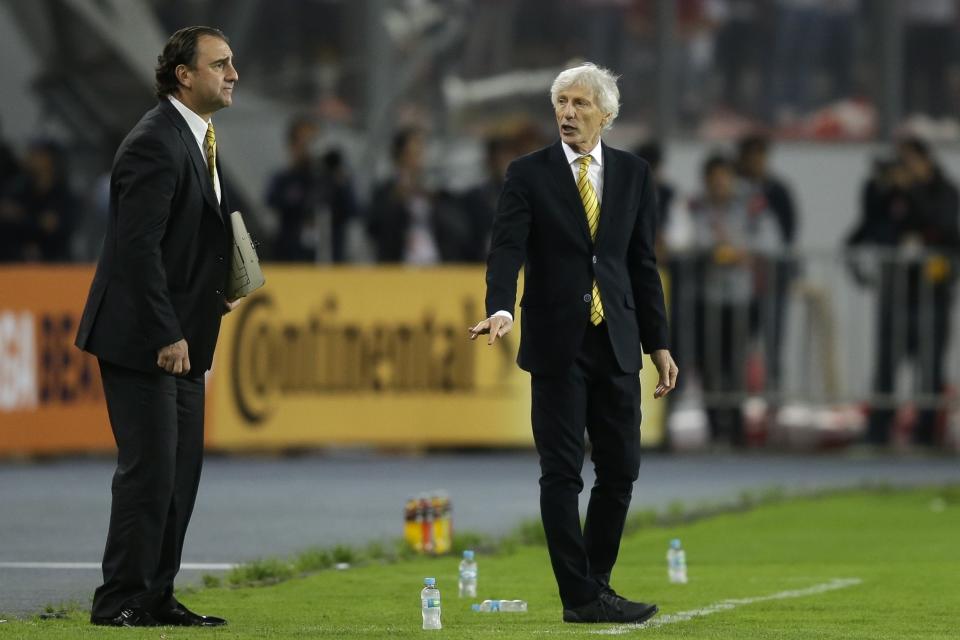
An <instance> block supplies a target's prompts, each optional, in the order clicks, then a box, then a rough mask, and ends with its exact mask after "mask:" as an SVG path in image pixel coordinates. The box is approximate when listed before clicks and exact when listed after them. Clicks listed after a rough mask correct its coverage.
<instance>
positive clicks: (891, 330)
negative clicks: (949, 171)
mask: <svg viewBox="0 0 960 640" xmlns="http://www.w3.org/2000/svg"><path fill="white" fill-rule="evenodd" d="M862 206H863V211H862V217H861V220H860V222H859V224H858V226H857V227H856V228H855V229H854V231H853V232H852V233H851V235H850V236H849V238H848V240H847V244H848V245H850V246H861V245H862V246H874V247H879V248H881V249H886V250H887V251H888V252H889V253H884V254H882V255H881V263H880V269H879V278H877V280H876V285H877V287H876V288H877V295H878V300H877V307H876V308H877V336H876V337H877V343H876V353H877V355H876V365H875V377H874V383H873V386H874V394H875V403H874V405H873V407H872V408H871V412H870V420H869V426H868V431H867V439H868V441H869V442H871V443H873V444H887V443H888V442H890V437H891V427H892V423H893V420H894V416H895V412H894V410H893V409H892V404H891V402H892V397H891V396H892V393H893V390H894V381H895V376H896V371H897V368H898V366H899V364H900V362H901V360H902V359H904V358H913V360H914V364H915V367H914V369H915V372H916V376H915V377H916V386H917V389H918V391H919V392H920V393H921V394H925V395H926V396H927V399H926V401H925V402H924V406H922V407H921V410H920V411H919V412H918V415H917V423H916V426H915V428H914V431H913V439H914V442H915V443H917V444H922V445H931V444H934V442H935V438H936V433H935V426H936V417H937V410H936V408H934V407H932V406H931V402H930V401H929V399H930V398H931V397H937V396H940V394H942V393H943V390H944V362H943V358H944V354H945V353H946V345H947V342H948V340H949V336H950V325H949V321H950V309H951V304H952V299H953V295H952V292H953V285H954V283H955V282H956V278H957V270H958V267H960V262H958V256H960V211H958V206H960V200H958V192H957V188H956V186H955V185H954V184H953V183H952V182H951V181H950V180H949V179H948V178H947V177H946V176H945V175H944V173H943V170H942V169H941V168H940V167H939V166H938V165H937V163H936V161H935V160H934V158H933V156H932V154H931V152H930V149H929V148H928V146H927V145H926V143H925V142H923V141H922V140H919V139H916V138H908V139H904V140H902V141H901V142H900V143H899V145H898V148H897V157H896V159H895V160H893V161H892V162H881V163H878V164H877V165H876V166H875V169H874V175H873V176H871V178H870V180H869V182H868V183H867V184H866V185H865V187H864V190H863V199H862ZM861 279H863V278H861Z"/></svg>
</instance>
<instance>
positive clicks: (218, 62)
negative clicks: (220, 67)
mask: <svg viewBox="0 0 960 640" xmlns="http://www.w3.org/2000/svg"><path fill="white" fill-rule="evenodd" d="M232 57H233V56H227V57H226V58H220V59H219V60H214V61H213V62H211V63H210V64H211V65H214V64H220V63H223V64H226V63H227V61H229V60H230V58H232Z"/></svg>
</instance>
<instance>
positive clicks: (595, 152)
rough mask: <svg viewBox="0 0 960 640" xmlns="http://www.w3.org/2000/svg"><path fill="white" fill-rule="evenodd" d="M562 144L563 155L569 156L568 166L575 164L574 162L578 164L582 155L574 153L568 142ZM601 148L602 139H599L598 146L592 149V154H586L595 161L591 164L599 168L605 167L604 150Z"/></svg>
mask: <svg viewBox="0 0 960 640" xmlns="http://www.w3.org/2000/svg"><path fill="white" fill-rule="evenodd" d="M560 144H562V145H563V154H564V155H565V156H567V164H573V163H574V162H578V161H579V160H580V158H581V154H579V153H577V152H576V151H574V150H573V149H572V148H571V147H570V145H568V144H567V143H566V142H561V143H560ZM601 146H602V145H601V143H600V139H599V138H597V146H595V147H594V148H593V149H591V151H590V153H587V154H584V155H588V156H592V157H593V160H592V161H591V163H592V164H595V165H597V166H598V167H602V166H603V149H602V148H601Z"/></svg>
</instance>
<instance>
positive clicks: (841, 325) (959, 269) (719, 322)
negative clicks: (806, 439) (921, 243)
mask: <svg viewBox="0 0 960 640" xmlns="http://www.w3.org/2000/svg"><path fill="white" fill-rule="evenodd" d="M665 263H666V271H667V273H668V274H669V277H670V291H671V320H672V331H673V351H674V355H675V358H676V359H677V361H678V364H679V366H680V368H681V383H680V388H679V389H678V392H679V393H678V396H679V398H678V402H681V403H682V399H683V398H684V396H687V397H689V395H690V394H691V393H695V394H696V395H697V396H698V397H699V398H700V399H701V400H700V401H701V402H702V405H703V407H704V408H705V409H706V410H707V411H708V413H709V412H713V413H714V414H715V415H712V416H711V421H716V420H719V419H720V418H718V417H717V415H719V414H722V413H723V412H724V411H740V410H742V409H743V407H744V406H745V403H748V402H750V401H755V400H757V399H760V400H762V401H763V402H764V403H765V405H767V406H772V407H783V406H788V405H795V404H805V405H808V406H810V405H812V406H838V405H858V406H861V407H863V408H865V409H869V419H868V424H867V427H866V429H867V431H868V437H869V436H870V434H871V433H872V431H876V430H877V429H880V430H881V431H882V429H883V428H884V427H880V426H877V425H879V424H881V423H882V422H883V421H887V422H889V421H890V420H892V419H893V418H892V415H893V413H894V411H895V410H897V409H901V408H902V407H904V406H905V405H909V406H911V407H912V408H913V409H914V410H915V411H916V412H917V413H918V415H919V419H918V420H919V421H920V422H924V421H926V422H929V421H931V420H939V421H940V422H941V423H942V421H943V418H942V416H943V415H944V414H948V413H950V412H951V411H958V409H957V407H958V406H960V404H958V402H957V398H956V396H957V394H956V393H952V392H951V388H952V386H951V385H956V384H958V382H960V341H958V340H951V337H952V329H954V328H956V327H960V305H957V304H955V300H954V289H955V284H956V281H957V280H960V260H958V256H956V255H954V256H948V255H946V254H943V253H936V252H930V251H924V250H922V249H918V248H912V249H907V250H889V249H881V248H857V249H850V250H845V251H802V252H791V253H783V254H769V253H768V254H752V255H750V256H748V257H746V258H741V257H738V258H737V259H735V260H730V259H729V256H727V257H725V256H724V255H722V254H721V253H718V252H708V253H704V252H682V253H675V254H672V255H671V256H670V257H669V258H668V259H667V260H666V261H665ZM712 426H713V427H714V429H715V430H716V425H712ZM919 428H925V429H929V428H930V427H929V426H921V427H919ZM938 428H940V429H941V430H942V427H938ZM720 430H721V431H722V430H723V428H722V427H721V428H720ZM874 435H876V434H874ZM884 437H885V434H880V435H876V437H875V438H874V439H876V440H882V439H883V438H884Z"/></svg>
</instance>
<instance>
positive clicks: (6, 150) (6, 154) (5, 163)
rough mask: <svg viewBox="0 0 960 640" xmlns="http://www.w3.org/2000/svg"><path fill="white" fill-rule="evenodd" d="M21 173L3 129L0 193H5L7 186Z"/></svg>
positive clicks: (1, 130)
mask: <svg viewBox="0 0 960 640" xmlns="http://www.w3.org/2000/svg"><path fill="white" fill-rule="evenodd" d="M19 173H20V163H19V162H18V161H17V156H16V155H14V153H13V149H11V148H10V145H8V144H7V141H6V140H4V138H3V129H2V128H0V193H3V191H4V189H6V187H7V184H8V183H9V182H10V181H11V180H13V179H14V178H15V177H16V176H17V174H19Z"/></svg>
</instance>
